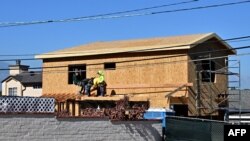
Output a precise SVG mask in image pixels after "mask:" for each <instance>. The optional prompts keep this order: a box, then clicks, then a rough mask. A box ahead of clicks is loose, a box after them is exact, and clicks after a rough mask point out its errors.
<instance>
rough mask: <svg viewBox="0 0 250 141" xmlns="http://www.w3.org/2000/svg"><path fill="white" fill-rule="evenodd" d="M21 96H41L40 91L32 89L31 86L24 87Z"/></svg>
mask: <svg viewBox="0 0 250 141" xmlns="http://www.w3.org/2000/svg"><path fill="white" fill-rule="evenodd" d="M23 96H32V97H40V96H42V89H34V88H33V86H29V87H26V89H25V90H24V91H23Z"/></svg>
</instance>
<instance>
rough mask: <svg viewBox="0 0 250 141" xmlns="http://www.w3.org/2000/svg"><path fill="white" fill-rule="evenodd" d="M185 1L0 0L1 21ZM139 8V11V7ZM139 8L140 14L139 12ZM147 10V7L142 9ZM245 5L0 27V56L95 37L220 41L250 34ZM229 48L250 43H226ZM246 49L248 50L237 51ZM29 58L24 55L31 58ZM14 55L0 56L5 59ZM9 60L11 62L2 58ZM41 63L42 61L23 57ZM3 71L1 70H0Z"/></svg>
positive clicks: (245, 78) (202, 0)
mask: <svg viewBox="0 0 250 141" xmlns="http://www.w3.org/2000/svg"><path fill="white" fill-rule="evenodd" d="M183 1H188V0H126V1H118V0H105V1H104V0H40V1H34V0H22V1H20V0H2V1H1V4H0V22H16V21H25V22H28V21H39V20H51V19H54V20H56V19H64V18H72V17H81V16H89V15H96V14H104V13H110V12H116V11H124V10H131V9H137V8H144V7H150V6H157V5H162V4H170V3H176V2H183ZM237 1H242V0H199V1H198V2H194V3H190V4H185V5H179V6H172V7H165V8H159V9H154V10H150V11H161V10H173V9H179V8H189V7H195V6H205V5H209V4H220V3H227V2H237ZM143 12H144V11H143ZM143 12H142V13H143ZM145 12H146V11H145ZM249 13H250V3H246V4H240V5H233V6H226V7H219V8H210V9H202V10H193V11H185V12H175V13H166V14H159V15H151V16H141V17H130V18H120V19H106V20H90V21H81V22H67V23H50V24H38V25H28V26H17V27H7V28H0V54H1V55H5V54H34V53H35V54H40V53H46V52H50V51H54V50H58V49H63V48H67V47H72V46H76V45H81V44H86V43H89V42H96V41H110V40H124V39H136V38H149V37H161V36H172V35H182V34H195V33H207V32H215V33H217V34H218V35H219V36H221V37H222V38H223V39H227V38H233V37H239V36H248V35H250V14H249ZM229 44H230V45H232V46H233V47H238V46H245V45H250V41H245V42H236V43H229ZM246 52H250V49H245V50H240V51H238V53H239V54H240V53H246ZM31 57H33V56H28V57H25V58H31ZM9 58H18V57H0V59H9ZM249 58H250V56H244V57H240V59H241V64H242V67H241V68H242V72H241V75H242V79H241V80H242V88H250V81H249V80H250V74H249V66H250V62H249ZM7 63H8V64H13V63H14V62H7ZM22 63H23V64H27V65H31V67H40V66H41V61H23V62H22ZM0 73H2V72H0Z"/></svg>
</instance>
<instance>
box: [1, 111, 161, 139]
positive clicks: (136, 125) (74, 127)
mask: <svg viewBox="0 0 250 141" xmlns="http://www.w3.org/2000/svg"><path fill="white" fill-rule="evenodd" d="M161 133H162V130H161V123H160V122H158V121H113V122H111V121H109V120H105V119H80V118H61V119H56V118H55V117H54V116H52V115H0V140H18V141H27V140H32V141H44V140H47V141H85V140H86V141H159V140H161Z"/></svg>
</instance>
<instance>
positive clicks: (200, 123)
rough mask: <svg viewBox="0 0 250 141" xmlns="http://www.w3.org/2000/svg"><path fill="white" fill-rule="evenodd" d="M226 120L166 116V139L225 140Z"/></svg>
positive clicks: (174, 140) (171, 140) (176, 140)
mask: <svg viewBox="0 0 250 141" xmlns="http://www.w3.org/2000/svg"><path fill="white" fill-rule="evenodd" d="M225 124H227V123H226V122H220V121H215V120H206V119H196V118H184V117H173V116H171V117H170V116H168V117H166V129H165V137H166V138H165V140H166V141H223V140H224V134H223V133H224V125H225Z"/></svg>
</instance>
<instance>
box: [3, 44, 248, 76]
mask: <svg viewBox="0 0 250 141" xmlns="http://www.w3.org/2000/svg"><path fill="white" fill-rule="evenodd" d="M246 48H250V46H241V47H237V48H232V49H218V50H213V51H201V52H195V53H189V54H187V55H194V54H202V53H211V52H212V53H215V52H222V51H228V50H238V49H246ZM243 55H248V53H247V54H238V55H233V56H243ZM249 55H250V53H249ZM180 56H186V55H185V54H184V55H174V56H165V57H155V58H147V59H138V60H129V61H118V62H115V63H126V62H136V61H145V60H154V59H163V58H172V57H180ZM226 57H229V56H228V55H225V56H217V57H210V58H202V59H193V60H178V61H171V62H160V63H153V64H146V65H154V64H165V63H177V62H187V61H191V62H196V61H201V60H206V59H219V58H226ZM100 64H103V63H92V64H87V65H88V66H91V65H100ZM140 65H143V66H144V65H145V64H140ZM133 66H135V65H127V66H122V67H125V68H129V67H133ZM137 66H138V65H137ZM66 67H68V65H63V66H52V67H33V68H30V69H50V68H66ZM98 69H103V68H94V70H98ZM0 70H2V71H3V70H10V69H0Z"/></svg>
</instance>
